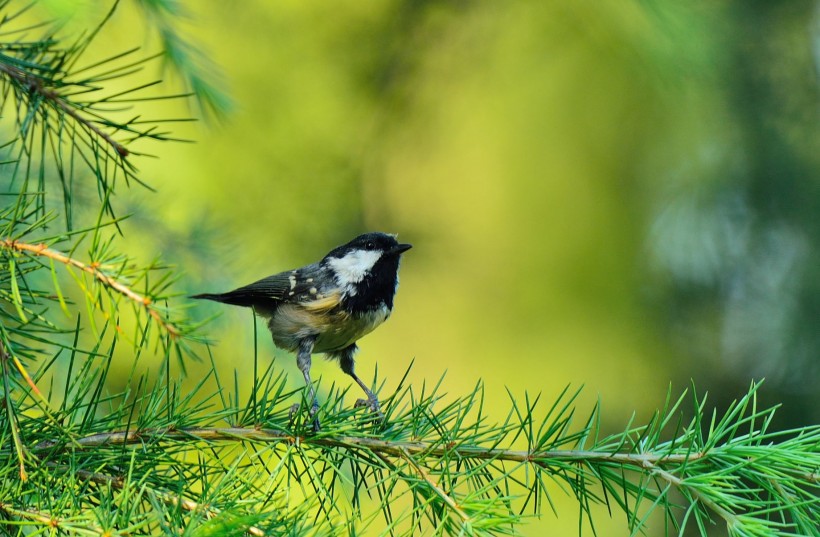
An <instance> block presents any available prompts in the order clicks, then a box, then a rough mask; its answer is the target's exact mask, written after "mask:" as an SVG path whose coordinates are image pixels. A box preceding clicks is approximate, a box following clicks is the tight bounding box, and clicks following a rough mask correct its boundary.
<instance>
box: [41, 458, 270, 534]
mask: <svg viewBox="0 0 820 537" xmlns="http://www.w3.org/2000/svg"><path fill="white" fill-rule="evenodd" d="M47 465H48V466H49V467H51V468H53V469H55V470H60V471H63V472H72V471H73V472H74V474H75V475H76V476H77V477H79V478H80V479H83V480H85V481H91V482H93V483H98V484H105V485H110V486H111V487H113V488H115V489H117V490H122V489H123V488H124V487H125V484H126V480H125V479H124V478H122V477H118V476H112V475H108V474H103V473H101V472H91V471H89V470H82V469H80V470H72V469H71V468H69V467H68V466H65V465H60V464H54V463H48V464H47ZM142 488H143V489H145V490H150V491H151V493H152V494H154V495H156V496H157V497H158V498H159V499H160V500H161V501H162V502H163V503H165V504H167V505H173V506H179V507H181V508H182V509H184V510H185V511H188V512H191V513H197V512H199V513H205V515H206V516H207V517H208V518H211V517H214V516H217V515H219V514H220V512H221V511H220V510H219V509H217V508H216V507H208V506H205V505H203V504H200V503H197V502H195V501H193V500H189V499H187V498H182V497H181V496H177V495H176V494H172V493H170V492H162V491H158V490H154V489H150V488H148V487H147V486H145V485H143V486H142ZM245 532H246V533H247V534H249V535H252V536H253V537H265V532H264V531H262V530H261V529H260V528H257V527H256V526H250V527H248V529H246V530H245Z"/></svg>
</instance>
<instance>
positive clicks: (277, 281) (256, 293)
mask: <svg viewBox="0 0 820 537" xmlns="http://www.w3.org/2000/svg"><path fill="white" fill-rule="evenodd" d="M320 270H321V269H320V266H319V265H318V264H317V263H314V264H312V265H308V266H306V267H303V268H300V269H296V270H288V271H285V272H280V273H279V274H274V275H273V276H268V277H267V278H262V279H261V280H259V281H256V282H253V283H251V284H248V285H245V286H244V287H240V288H238V289H234V290H233V291H228V292H227V293H222V294H219V295H208V296H203V297H202V298H209V299H211V300H217V301H219V302H225V303H227V304H234V305H236V306H252V307H263V308H276V307H277V306H278V305H279V304H280V303H282V302H302V301H304V300H311V299H315V298H316V296H315V295H316V294H317V287H318V285H317V282H316V280H317V279H318V276H319V274H320Z"/></svg>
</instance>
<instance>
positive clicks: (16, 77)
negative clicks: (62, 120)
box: [0, 63, 129, 158]
mask: <svg viewBox="0 0 820 537" xmlns="http://www.w3.org/2000/svg"><path fill="white" fill-rule="evenodd" d="M0 73H4V74H5V75H6V76H7V77H8V78H10V79H12V80H13V81H14V82H15V83H16V84H17V85H18V86H19V87H21V88H25V89H26V90H28V91H29V92H32V93H36V94H37V95H39V96H40V97H42V98H43V99H44V100H46V101H47V102H51V103H53V104H54V105H55V106H56V107H58V108H59V109H60V110H62V111H63V112H65V113H66V114H68V116H69V117H71V118H72V119H74V120H75V121H76V122H77V123H80V124H81V125H83V126H84V127H85V128H87V129H88V130H90V131H91V132H93V133H94V134H95V135H97V136H99V137H100V138H102V139H103V140H104V141H105V142H106V143H107V144H108V145H109V146H111V147H112V148H113V149H114V151H116V152H117V154H118V155H119V156H120V157H123V158H125V157H127V156H128V155H129V151H128V149H126V148H125V146H123V145H122V144H120V143H119V142H117V141H116V140H114V139H113V138H112V137H111V135H110V134H108V133H107V132H105V131H103V130H102V129H100V128H99V127H98V126H97V125H96V124H95V123H94V122H93V121H91V120H90V119H88V118H86V117H83V116H81V115H80V113H79V112H78V111H77V109H76V108H75V107H74V106H73V105H71V103H69V102H68V101H66V100H65V99H64V98H63V97H62V96H61V95H60V94H59V93H57V92H56V91H55V90H54V89H52V88H49V87H47V86H46V85H45V84H44V83H43V80H42V79H41V78H40V77H37V76H35V75H32V74H31V73H28V72H26V71H23V70H21V69H18V68H16V67H14V66H11V65H8V64H4V63H0Z"/></svg>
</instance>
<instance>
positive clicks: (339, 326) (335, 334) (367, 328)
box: [268, 304, 391, 353]
mask: <svg viewBox="0 0 820 537" xmlns="http://www.w3.org/2000/svg"><path fill="white" fill-rule="evenodd" d="M390 312H391V310H390V308H389V307H388V306H387V305H386V304H381V305H380V306H379V307H377V308H374V309H369V310H366V311H364V312H353V313H351V312H349V311H346V310H345V309H344V308H341V307H336V308H332V309H319V310H317V309H312V308H306V307H305V306H304V305H300V304H283V305H281V306H280V307H279V308H278V309H277V310H276V312H275V313H274V314H273V315H272V316H271V317H270V318H269V319H268V328H269V329H270V331H271V334H272V335H273V341H274V343H275V344H276V346H278V347H280V348H282V349H285V350H290V351H295V350H297V348H298V347H299V343H300V342H301V341H302V340H304V339H305V338H309V337H313V338H315V342H314V346H313V352H317V353H320V352H332V351H337V350H340V349H344V348H345V347H349V346H350V345H352V344H353V343H355V342H356V341H357V340H358V339H359V338H361V337H363V336H365V335H367V334H369V333H370V332H372V331H373V330H375V329H376V327H378V326H379V325H380V324H382V323H383V322H384V321H386V320H387V319H388V317H390Z"/></svg>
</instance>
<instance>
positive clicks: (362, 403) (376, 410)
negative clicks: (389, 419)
mask: <svg viewBox="0 0 820 537" xmlns="http://www.w3.org/2000/svg"><path fill="white" fill-rule="evenodd" d="M353 407H354V408H361V407H367V409H368V410H370V412H372V413H373V414H375V415H376V416H378V418H379V420H381V421H384V413H382V409H381V406H380V405H379V400H378V399H376V398H375V397H374V398H372V399H357V400H356V403H355V404H354V405H353Z"/></svg>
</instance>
